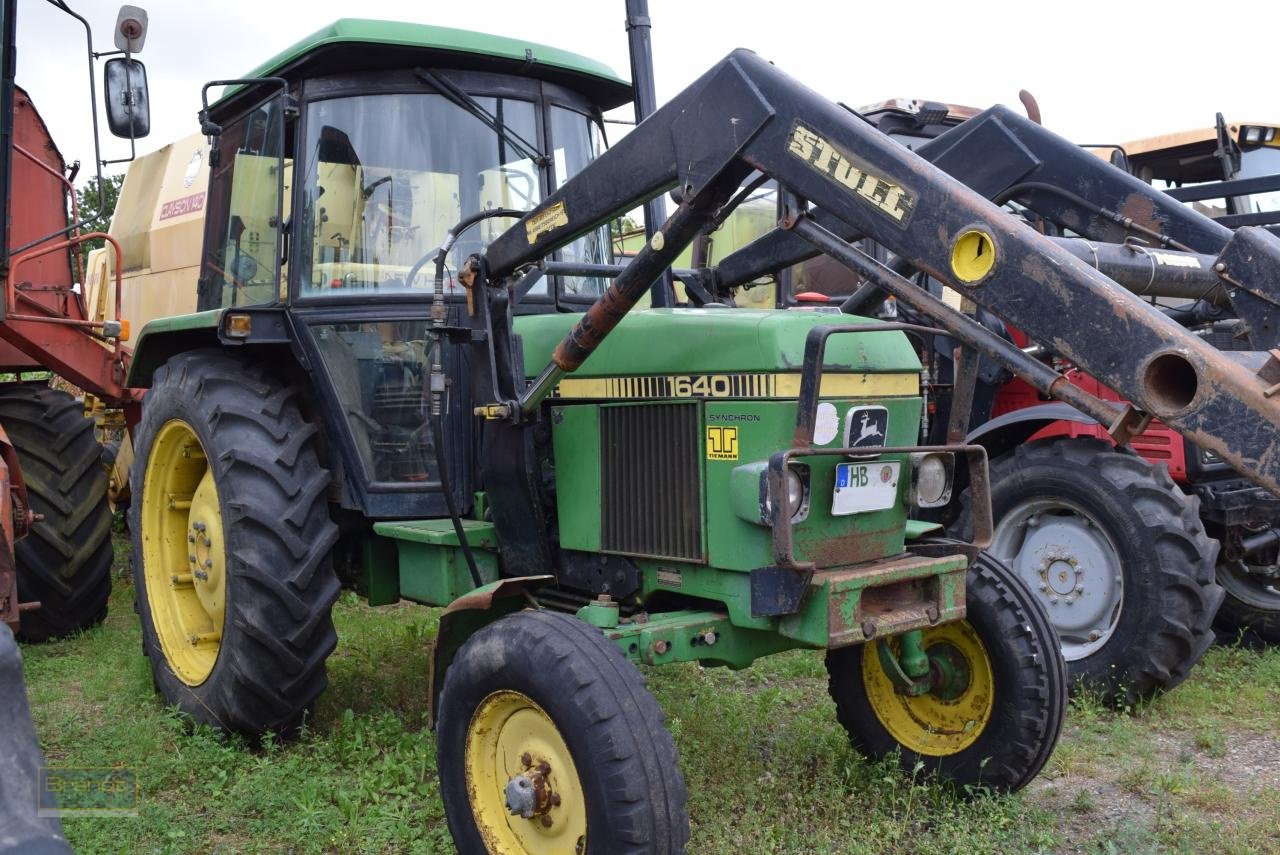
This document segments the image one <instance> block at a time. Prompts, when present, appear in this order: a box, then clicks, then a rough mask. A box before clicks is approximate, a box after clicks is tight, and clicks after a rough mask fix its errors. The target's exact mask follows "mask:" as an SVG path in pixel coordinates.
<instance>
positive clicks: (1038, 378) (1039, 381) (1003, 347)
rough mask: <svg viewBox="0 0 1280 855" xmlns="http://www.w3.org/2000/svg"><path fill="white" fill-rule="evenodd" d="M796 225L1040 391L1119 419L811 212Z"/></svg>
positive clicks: (1105, 419) (1102, 417) (1107, 420)
mask: <svg viewBox="0 0 1280 855" xmlns="http://www.w3.org/2000/svg"><path fill="white" fill-rule="evenodd" d="M792 230H793V231H794V232H795V233H796V234H798V235H799V236H800V237H802V238H804V239H805V240H807V241H809V242H810V243H812V244H813V245H814V246H816V247H817V248H818V249H819V250H821V251H822V252H824V253H826V254H827V255H829V256H831V257H832V258H834V259H835V260H836V261H838V262H840V263H841V264H843V265H844V266H846V267H848V268H849V269H850V270H852V271H853V272H854V273H857V274H858V275H859V276H861V277H863V278H864V279H866V280H868V281H870V282H873V283H875V285H876V286H877V287H879V288H881V289H883V290H885V291H887V292H889V293H890V294H892V295H894V296H895V297H897V298H898V299H899V300H901V301H902V302H904V303H906V304H907V305H909V306H911V307H912V308H914V309H916V310H917V311H919V312H921V313H923V314H924V315H926V316H928V317H929V318H931V319H932V320H933V321H934V322H935V323H937V324H938V325H939V326H941V327H943V328H945V329H946V330H947V331H948V332H949V333H950V334H951V335H952V336H954V337H955V338H956V340H958V341H960V342H961V343H963V344H966V345H968V346H969V347H971V348H973V349H974V350H976V351H978V352H980V353H982V354H984V355H986V356H989V357H991V358H992V359H994V360H996V361H997V362H999V363H1000V364H1002V365H1004V366H1005V367H1006V368H1008V369H1009V370H1010V371H1012V372H1013V373H1014V374H1015V375H1017V376H1018V377H1021V378H1022V379H1023V380H1025V381H1027V382H1028V383H1030V384H1031V385H1032V386H1034V387H1035V388H1036V389H1038V390H1039V391H1040V392H1043V393H1044V394H1046V395H1050V396H1052V397H1054V398H1057V399H1058V400H1060V401H1065V402H1066V403H1068V404H1070V405H1071V406H1073V407H1075V408H1076V409H1078V410H1080V411H1081V412H1083V413H1085V414H1087V415H1089V416H1092V417H1093V418H1094V419H1096V420H1097V421H1098V422H1099V423H1101V424H1104V425H1110V424H1113V423H1114V422H1115V421H1116V419H1117V417H1118V416H1119V415H1120V413H1121V410H1120V409H1119V408H1117V407H1115V406H1113V405H1112V404H1109V403H1107V402H1106V401H1103V400H1101V399H1100V398H1097V397H1094V396H1093V395H1090V394H1089V393H1088V392H1085V391H1084V390H1083V389H1081V388H1080V387H1078V386H1073V385H1072V384H1071V383H1070V382H1068V381H1067V379H1066V378H1065V377H1063V376H1062V375H1061V374H1059V373H1058V372H1057V371H1054V370H1053V369H1052V368H1050V367H1049V366H1048V365H1045V364H1044V363H1043V362H1040V361H1039V360H1036V359H1033V358H1031V357H1030V356H1027V355H1026V354H1025V353H1023V352H1022V350H1021V349H1020V348H1019V347H1018V346H1017V345H1016V344H1014V343H1013V342H1010V341H1006V340H1005V339H1003V338H1001V337H1000V336H998V335H996V334H995V333H993V332H991V330H989V329H987V328H986V327H984V326H982V324H980V323H978V322H977V321H975V320H974V319H973V318H970V317H969V316H968V315H965V314H963V313H961V312H958V311H956V310H955V309H953V308H951V307H950V306H948V305H947V304H946V303H944V302H942V301H941V300H939V299H938V298H937V297H934V296H933V295H932V294H930V293H929V292H927V291H925V290H924V289H923V288H920V287H918V286H917V285H916V284H915V283H913V282H912V281H911V280H910V279H906V278H904V277H902V276H900V275H898V274H897V273H894V272H893V271H892V270H890V269H889V268H888V267H886V266H884V265H883V264H881V263H880V262H878V261H876V260H875V259H873V258H871V257H870V256H868V255H867V254H866V253H864V252H861V251H860V250H858V249H856V248H855V247H852V246H850V245H849V244H847V243H845V242H844V241H842V240H840V238H838V237H836V236H835V235H833V234H832V233H831V232H829V231H827V230H826V229H824V228H823V227H822V226H820V225H818V224H817V223H815V222H813V221H812V220H811V219H809V218H808V217H807V216H802V217H800V218H799V219H797V220H796V223H795V225H794V226H793V227H792Z"/></svg>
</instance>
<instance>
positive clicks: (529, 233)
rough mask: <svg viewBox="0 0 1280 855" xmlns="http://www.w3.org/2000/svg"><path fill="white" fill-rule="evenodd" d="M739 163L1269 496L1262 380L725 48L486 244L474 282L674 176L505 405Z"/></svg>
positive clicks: (529, 399)
mask: <svg viewBox="0 0 1280 855" xmlns="http://www.w3.org/2000/svg"><path fill="white" fill-rule="evenodd" d="M751 170H758V171H760V172H762V173H765V174H767V175H769V176H770V177H772V178H773V179H775V180H776V181H777V182H778V184H779V188H780V190H781V191H782V192H784V193H786V194H789V195H790V196H793V197H795V200H808V201H809V202H812V203H814V204H815V205H817V206H818V207H820V208H822V209H823V210H825V211H826V212H828V214H830V215H831V216H833V217H835V218H836V219H838V220H839V221H840V222H842V223H844V224H845V225H847V226H848V227H850V228H852V229H854V230H856V231H857V232H858V233H861V234H864V235H866V236H868V237H871V238H874V239H875V240H876V241H878V242H880V243H881V244H883V245H884V246H886V247H887V248H888V249H889V250H890V251H892V252H894V253H895V254H896V255H898V256H900V257H902V258H904V259H907V260H909V261H910V263H911V264H912V265H913V266H915V267H917V268H918V269H920V270H923V271H925V272H927V273H929V274H930V275H932V276H934V277H935V278H937V279H939V280H941V281H943V282H945V283H947V284H949V285H951V286H952V287H954V288H956V289H957V290H959V291H960V292H961V293H962V294H964V295H966V296H968V297H969V298H970V299H972V300H973V301H974V302H976V303H978V304H979V305H982V306H984V307H986V308H988V309H990V310H991V311H993V312H994V313H996V314H997V315H999V316H1001V317H1002V318H1003V319H1005V320H1006V321H1008V322H1010V323H1014V324H1016V325H1017V326H1019V327H1020V328H1022V329H1024V330H1026V331H1027V333H1028V334H1030V335H1031V336H1032V337H1033V338H1034V339H1036V340H1038V341H1041V342H1043V343H1045V344H1046V345H1047V346H1048V347H1050V348H1052V349H1053V350H1054V351H1056V352H1058V353H1060V354H1062V355H1063V356H1064V357H1066V358H1068V359H1070V360H1071V361H1072V362H1074V363H1075V364H1076V365H1079V366H1081V367H1082V368H1084V369H1086V370H1088V371H1089V372H1090V373H1092V374H1093V375H1095V376H1096V377H1098V378H1099V379H1100V380H1102V381H1103V382H1104V383H1106V384H1107V385H1108V386H1110V387H1111V388H1114V389H1116V390H1117V391H1119V392H1121V393H1122V394H1124V395H1125V396H1126V397H1127V398H1128V399H1129V400H1131V401H1133V402H1135V405H1136V406H1137V407H1140V408H1141V410H1142V411H1143V412H1145V413H1146V414H1150V415H1152V416H1155V417H1158V418H1160V419H1161V420H1162V421H1164V422H1165V423H1166V424H1168V425H1169V426H1170V427H1172V428H1174V429H1175V430H1177V431H1179V432H1180V433H1182V434H1183V435H1185V436H1187V437H1188V438H1189V439H1190V440H1191V441H1193V442H1194V443H1196V444H1197V445H1199V446H1201V447H1202V448H1206V449H1209V450H1211V451H1213V452H1215V453H1217V454H1219V455H1220V456H1221V457H1222V458H1223V459H1224V460H1227V461H1229V462H1230V463H1232V464H1233V465H1234V466H1235V467H1236V468H1237V469H1239V470H1240V471H1243V472H1249V473H1250V476H1251V477H1252V478H1254V480H1256V481H1257V482H1258V483H1259V484H1261V485H1262V486H1264V487H1266V488H1268V489H1270V490H1271V491H1273V492H1276V493H1280V455H1278V454H1277V451H1280V403H1277V402H1276V401H1274V400H1272V399H1271V398H1269V397H1268V396H1267V395H1266V392H1267V391H1268V386H1269V385H1270V384H1268V383H1267V382H1264V380H1263V379H1261V378H1260V377H1258V376H1255V374H1254V373H1253V371H1251V370H1249V369H1247V368H1244V367H1242V366H1241V364H1239V363H1237V362H1235V361H1233V360H1232V359H1230V358H1228V357H1227V356H1226V355H1224V354H1223V353H1220V352H1219V351H1217V350H1215V349H1213V348H1212V347H1210V346H1208V345H1206V344H1204V343H1203V342H1201V341H1200V340H1198V339H1197V338H1196V337H1194V336H1192V335H1189V334H1188V333H1187V332H1186V331H1184V330H1183V329H1182V328H1181V327H1180V326H1178V325H1177V324H1176V323H1174V322H1173V321H1171V320H1169V319H1168V318H1166V317H1164V316H1163V315H1161V314H1160V313H1158V312H1156V311H1155V310H1153V309H1152V308H1150V307H1149V306H1147V305H1146V304H1145V303H1143V302H1142V301H1141V300H1140V299H1138V298H1137V297H1135V296H1134V295H1132V294H1130V293H1129V292H1127V291H1125V290H1124V289H1122V288H1121V287H1119V286H1118V285H1117V284H1116V283H1115V282H1114V281H1113V280H1111V279H1109V278H1107V277H1106V276H1104V275H1103V274H1102V273H1100V272H1099V271H1097V270H1095V269H1093V268H1092V267H1091V266H1090V265H1089V264H1087V263H1085V262H1084V261H1081V260H1080V259H1078V258H1076V257H1075V256H1073V255H1072V254H1070V253H1069V252H1067V251H1065V250H1064V249H1062V248H1061V247H1058V246H1056V245H1055V244H1054V243H1053V242H1052V241H1050V240H1047V239H1046V238H1045V237H1044V236H1042V235H1041V234H1039V233H1038V232H1037V231H1035V230H1034V229H1033V228H1031V227H1030V226H1029V225H1027V224H1026V223H1025V222H1024V221H1022V220H1020V219H1019V218H1016V217H1012V216H1010V215H1009V214H1008V213H1007V212H1006V211H1003V210H1002V209H1001V208H999V207H998V206H996V205H995V204H993V203H992V202H991V201H989V200H988V199H986V198H984V197H983V196H982V195H981V194H979V193H977V192H975V191H973V190H971V189H970V188H968V187H966V186H965V185H964V184H963V183H961V182H960V181H958V180H956V179H955V178H952V177H951V176H949V175H947V174H946V173H945V172H943V171H942V170H940V169H938V168H937V167H935V166H934V165H932V164H930V163H929V162H928V161H926V160H924V159H923V158H921V157H919V156H917V155H915V154H914V153H912V152H911V151H909V150H907V149H905V148H902V147H900V146H898V145H897V144H896V143H894V142H893V141H892V140H891V139H889V138H888V137H886V136H884V135H882V134H880V133H879V132H878V131H877V130H875V129H874V128H873V127H871V126H870V125H867V124H866V123H864V122H863V121H862V120H861V119H859V118H858V117H857V116H855V115H853V114H851V113H850V112H848V111H847V110H845V109H844V108H842V107H840V106H838V105H836V104H833V103H831V102H829V101H827V100H826V99H824V98H823V97H821V96H820V95H818V94H817V93H815V92H813V91H811V90H809V89H807V88H805V87H804V86H802V85H801V84H799V83H797V82H796V81H794V80H792V79H791V78H789V77H788V76H786V75H785V74H783V73H782V72H781V71H779V70H777V69H776V68H774V67H773V66H771V65H770V64H769V63H768V62H766V61H765V60H763V59H761V58H760V57H758V56H756V55H755V54H753V53H751V52H749V51H742V50H739V51H735V52H734V53H732V54H730V55H729V56H728V57H727V58H725V59H724V60H722V61H721V62H720V63H719V64H717V65H716V66H715V67H713V68H712V69H711V70H710V71H708V72H707V73H706V74H704V75H703V76H702V77H701V78H699V79H698V80H697V81H696V82H695V83H694V84H693V85H692V86H690V87H689V88H688V89H686V90H685V91H684V92H682V93H681V94H680V95H678V96H676V98H674V99H673V100H672V101H671V102H669V103H668V104H666V105H665V106H664V107H662V108H661V109H660V110H658V111H657V112H656V113H654V114H653V115H652V116H651V117H649V118H648V119H646V120H645V121H644V122H643V123H641V124H640V125H639V126H637V127H636V129H635V130H634V131H632V133H631V134H629V135H628V136H627V137H626V138H624V139H623V140H622V141H621V142H620V143H619V144H618V145H616V146H614V147H613V148H612V149H610V150H609V151H608V152H606V153H605V154H604V155H602V156H601V157H600V158H598V159H597V160H596V161H595V162H594V163H592V164H591V165H590V166H589V167H587V168H586V169H585V170H584V171H582V172H581V173H579V174H578V175H577V176H576V177H574V178H573V179H571V180H570V181H569V182H568V183H566V184H565V185H564V186H562V187H561V188H560V189H559V190H558V191H557V192H555V193H553V194H552V195H550V196H549V197H548V198H547V199H546V200H545V201H543V202H542V203H541V204H540V205H538V206H537V207H536V208H534V209H533V210H532V211H530V212H529V213H528V214H527V215H526V216H525V217H524V218H523V219H522V220H521V221H520V222H518V223H517V224H516V225H515V226H514V227H512V228H511V229H510V230H508V231H507V232H505V233H504V234H502V235H501V236H499V237H498V239H497V240H495V241H494V242H493V243H491V244H490V245H489V247H488V249H487V250H486V252H485V256H484V260H485V263H486V266H487V270H488V276H489V281H493V282H498V281H501V280H503V279H510V278H511V277H513V276H515V275H517V274H518V273H519V272H520V271H521V269H522V268H524V267H527V266H529V265H531V264H532V263H534V262H535V261H537V260H538V259H540V258H542V257H543V256H545V255H547V254H548V253H549V252H552V251H553V250H555V249H557V248H558V247H560V246H563V245H564V244H566V243H568V242H569V241H570V240H572V239H573V238H575V237H577V236H579V235H581V234H584V233H586V232H587V231H589V230H590V229H592V228H594V227H596V226H597V225H599V224H600V223H603V222H605V221H607V220H608V219H610V218H611V217H612V216H614V215H616V214H618V213H619V212H622V211H625V210H628V209H629V208H630V207H632V206H634V205H635V204H637V203H639V202H642V201H644V200H646V199H649V198H652V197H653V196H655V195H657V194H658V193H661V192H663V191H665V190H667V189H669V188H671V187H675V186H678V187H679V188H680V195H681V199H682V202H681V204H680V206H679V207H678V208H677V210H676V212H675V213H674V214H673V215H672V216H671V218H670V219H669V220H668V221H667V223H666V224H664V227H663V229H662V230H660V232H659V233H657V234H655V236H654V239H653V240H651V241H650V242H649V243H648V244H647V245H646V246H645V248H644V249H642V250H641V251H640V253H639V254H637V256H636V257H635V259H634V260H633V261H632V262H631V264H629V265H628V267H627V268H626V269H625V270H624V271H623V273H622V274H621V275H619V277H618V278H617V279H616V280H615V281H614V283H613V285H612V286H611V287H610V288H609V290H608V291H607V292H606V294H605V295H604V296H602V297H601V298H600V299H599V300H598V301H597V302H596V303H595V304H594V305H593V306H592V307H591V309H589V310H588V311H587V313H586V314H585V315H584V316H583V318H582V319H581V320H580V321H579V322H578V324H577V325H576V326H575V327H574V329H573V330H572V331H571V332H570V333H569V335H568V336H566V338H565V339H564V341H562V342H561V344H560V345H559V347H558V348H557V349H556V352H555V355H554V358H553V362H552V363H551V364H550V365H548V366H547V368H546V369H544V371H543V372H542V374H541V375H540V376H539V377H538V379H537V380H536V381H535V383H534V386H533V387H531V389H530V390H529V391H528V392H526V393H525V396H524V400H523V401H522V402H521V403H522V407H521V408H520V411H521V412H525V413H527V412H529V407H528V405H530V404H536V402H537V401H538V400H540V398H541V397H543V396H545V395H547V394H549V393H550V392H551V391H552V390H553V389H554V387H555V384H556V382H557V381H558V379H559V377H560V376H563V374H564V373H566V372H569V371H572V370H574V369H575V368H576V367H577V366H579V365H580V364H581V363H582V361H583V360H585V359H586V358H587V357H588V356H589V355H590V353H591V352H592V350H594V348H595V347H596V346H597V345H598V344H599V342H600V341H601V340H602V339H603V338H604V337H605V336H606V335H608V333H609V331H610V330H611V329H612V328H613V327H614V326H615V325H616V324H617V322H618V321H619V320H621V318H622V317H623V316H624V315H625V314H626V312H627V311H629V310H630V309H631V307H632V306H634V305H635V302H636V301H637V300H638V299H639V298H640V296H641V295H642V294H643V293H644V291H645V290H646V289H647V288H648V286H649V285H650V283H651V282H652V281H653V279H654V278H655V277H656V276H657V274H658V272H659V271H660V270H661V269H662V268H664V267H666V266H668V265H669V264H670V263H671V260H672V259H673V258H674V256H675V255H676V253H678V252H679V251H680V250H681V249H683V247H684V246H685V245H687V244H688V243H689V242H690V241H691V240H692V238H693V237H694V235H695V234H696V232H697V230H698V229H699V228H700V227H701V226H704V225H705V224H706V223H707V222H708V221H709V220H710V219H711V218H712V217H713V216H714V215H715V214H716V213H717V209H718V207H720V205H722V204H723V200H726V199H728V198H729V194H730V193H731V192H732V189H733V188H734V187H736V186H737V184H738V183H739V182H740V181H741V180H742V179H743V178H744V177H745V176H746V175H747V174H749V173H750V172H751ZM795 200H793V202H794V204H793V205H792V210H791V211H790V212H789V214H788V224H794V223H795V222H797V221H799V220H801V219H804V218H806V217H807V214H806V209H807V205H806V204H804V203H803V202H798V201H795ZM807 226H808V227H807V228H806V229H805V230H803V233H804V234H805V235H806V239H809V240H814V239H815V235H816V234H817V232H815V231H814V230H815V229H817V230H818V231H819V232H821V233H824V234H826V235H830V234H831V233H830V232H829V231H828V230H826V229H822V228H821V226H819V225H817V224H814V223H812V222H808V223H807ZM838 242H839V243H841V244H843V245H845V246H847V243H845V242H844V241H838ZM850 249H851V250H852V247H850ZM854 252H856V250H855V251H854ZM841 260H842V261H845V262H846V263H847V259H841ZM938 321H939V322H940V323H941V324H942V325H943V326H946V327H947V328H948V329H951V328H952V326H951V325H952V324H953V323H956V324H958V323H959V321H957V320H956V319H955V318H953V317H950V316H945V317H940V318H938ZM1266 370H1270V369H1269V368H1268V369H1266ZM1058 385H1059V386H1061V385H1065V384H1058ZM513 417H514V416H513Z"/></svg>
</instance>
